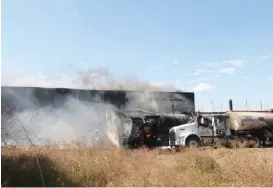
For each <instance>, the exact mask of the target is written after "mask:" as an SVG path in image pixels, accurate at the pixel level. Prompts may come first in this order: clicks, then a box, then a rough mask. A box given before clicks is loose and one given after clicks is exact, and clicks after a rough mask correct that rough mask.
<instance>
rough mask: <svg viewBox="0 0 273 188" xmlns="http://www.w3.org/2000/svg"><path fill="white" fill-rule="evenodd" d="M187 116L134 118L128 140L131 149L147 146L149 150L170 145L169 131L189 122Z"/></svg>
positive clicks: (164, 115)
mask: <svg viewBox="0 0 273 188" xmlns="http://www.w3.org/2000/svg"><path fill="white" fill-rule="evenodd" d="M189 119H190V115H186V114H161V115H147V116H145V117H142V118H141V117H132V129H131V134H130V136H129V138H128V146H129V147H130V148H139V147H141V146H146V147H149V148H154V147H162V146H168V145H169V130H170V129H171V128H172V127H174V126H177V125H182V124H185V123H187V122H188V121H189Z"/></svg>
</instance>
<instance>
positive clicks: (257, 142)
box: [251, 137, 261, 148]
mask: <svg viewBox="0 0 273 188" xmlns="http://www.w3.org/2000/svg"><path fill="white" fill-rule="evenodd" d="M253 140H255V144H253V145H251V147H253V148H259V147H260V146H261V140H260V139H259V138H258V137H254V138H253Z"/></svg>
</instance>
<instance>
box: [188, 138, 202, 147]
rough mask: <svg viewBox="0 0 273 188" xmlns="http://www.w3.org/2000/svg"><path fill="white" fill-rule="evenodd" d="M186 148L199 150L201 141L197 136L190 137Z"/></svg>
mask: <svg viewBox="0 0 273 188" xmlns="http://www.w3.org/2000/svg"><path fill="white" fill-rule="evenodd" d="M186 146H187V147H188V148H197V147H199V146H200V139H199V138H197V137H195V136H190V137H189V138H187V141H186Z"/></svg>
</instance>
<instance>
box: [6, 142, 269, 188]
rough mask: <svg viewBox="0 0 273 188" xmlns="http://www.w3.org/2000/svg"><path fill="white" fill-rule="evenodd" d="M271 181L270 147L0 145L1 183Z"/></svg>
mask: <svg viewBox="0 0 273 188" xmlns="http://www.w3.org/2000/svg"><path fill="white" fill-rule="evenodd" d="M35 156H37V157H38V160H39V164H40V167H41V170H42V175H43V179H44V185H45V186H169V187H170V186H258V187H262V186H273V150H272V148H271V149H247V148H245V149H243V148H237V149H226V148H218V149H212V148H199V149H186V150H182V151H181V152H178V153H162V152H160V151H158V150H154V151H148V150H145V149H141V150H137V151H125V150H124V149H116V148H113V147H110V146H106V145H99V146H96V147H92V148H86V147H78V148H70V149H57V148H53V147H48V148H35V149H28V150H26V149H22V148H21V149H20V148H12V147H11V148H7V147H2V153H1V162H2V166H1V170H2V182H1V184H2V186H42V185H43V183H42V178H41V175H40V172H39V168H38V165H37V160H36V158H35Z"/></svg>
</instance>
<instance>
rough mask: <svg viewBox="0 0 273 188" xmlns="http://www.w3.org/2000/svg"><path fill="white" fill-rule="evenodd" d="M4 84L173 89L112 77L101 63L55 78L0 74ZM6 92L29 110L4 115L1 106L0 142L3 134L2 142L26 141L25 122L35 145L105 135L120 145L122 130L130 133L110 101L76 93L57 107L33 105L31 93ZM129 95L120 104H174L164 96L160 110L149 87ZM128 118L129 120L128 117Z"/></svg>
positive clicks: (150, 106)
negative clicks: (87, 99) (85, 99)
mask: <svg viewBox="0 0 273 188" xmlns="http://www.w3.org/2000/svg"><path fill="white" fill-rule="evenodd" d="M2 86H26V87H30V86H32V87H49V88H58V87H61V88H76V89H96V90H135V91H143V90H144V91H170V88H172V87H163V88H162V87H160V86H155V85H152V84H150V83H149V82H141V81H138V80H136V79H132V78H122V77H118V76H114V75H113V74H112V73H110V72H109V71H108V69H105V68H96V69H88V70H87V71H79V72H78V75H77V76H76V77H74V78H68V77H65V76H63V75H61V76H57V77H46V76H43V75H40V76H39V77H38V78H31V77H24V78H22V77H21V78H20V77H19V78H18V77H15V76H4V77H2ZM172 91H174V90H173V89H172ZM9 95H12V96H13V99H12V101H13V102H12V103H13V104H14V105H15V106H16V108H19V107H22V108H25V107H28V108H27V109H28V110H23V111H22V112H18V113H16V114H13V115H12V117H9V118H8V117H7V116H8V114H3V109H2V142H3V138H4V139H5V140H4V141H5V143H12V144H25V143H24V142H26V143H27V138H26V134H25V132H24V131H22V126H24V127H25V129H26V131H27V133H28V135H29V137H30V138H31V141H32V142H33V143H34V144H44V143H45V141H46V140H48V141H49V142H57V141H61V140H65V141H73V140H79V139H84V140H85V141H87V142H88V143H89V144H91V143H94V141H96V140H98V139H102V138H103V139H105V138H107V139H108V140H110V141H111V142H112V143H113V144H114V145H116V146H117V147H120V145H121V142H122V137H123V135H124V134H127V135H128V133H129V132H130V128H128V126H126V127H123V126H121V125H122V122H124V120H123V119H121V117H120V116H118V110H117V109H115V107H113V106H112V105H110V104H106V103H104V102H102V101H101V100H100V99H99V98H98V100H97V101H96V102H83V101H80V100H77V98H75V97H68V98H67V99H65V102H64V103H63V104H62V105H61V106H57V107H54V106H41V105H40V104H37V101H34V100H33V93H31V92H30V93H14V92H13V93H12V91H10V93H9ZM2 96H3V94H2ZM127 97H128V98H129V101H128V105H127V106H125V107H124V109H131V108H140V109H146V110H149V111H152V112H158V111H162V108H166V111H169V110H170V108H171V107H172V106H171V103H170V102H169V101H168V100H166V101H165V102H166V105H165V104H164V105H162V104H161V105H160V108H161V109H160V108H159V105H158V104H157V101H158V100H157V98H158V97H159V96H154V95H153V94H151V93H150V92H145V94H144V95H143V94H142V95H137V94H128V96H127ZM60 100H62V99H60ZM163 111H164V110H163ZM3 119H4V120H3ZM3 121H4V122H3ZM126 121H129V120H128V119H126ZM3 123H4V124H5V125H4V127H3ZM127 123H128V122H127ZM129 124H130V122H129Z"/></svg>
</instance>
